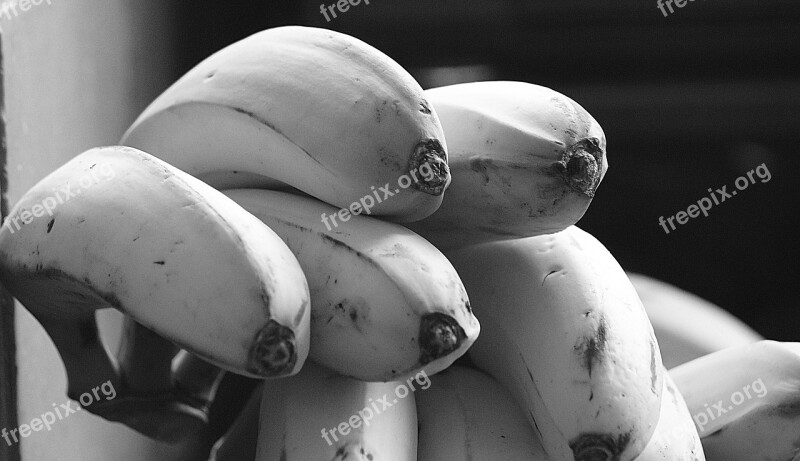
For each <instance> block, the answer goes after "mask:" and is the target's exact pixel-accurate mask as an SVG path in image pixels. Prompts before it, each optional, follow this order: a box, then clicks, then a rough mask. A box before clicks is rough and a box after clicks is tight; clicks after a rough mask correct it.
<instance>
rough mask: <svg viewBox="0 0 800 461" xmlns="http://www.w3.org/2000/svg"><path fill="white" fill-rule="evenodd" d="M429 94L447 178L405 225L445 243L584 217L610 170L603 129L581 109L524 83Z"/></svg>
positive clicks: (551, 227) (551, 228) (525, 232)
mask: <svg viewBox="0 0 800 461" xmlns="http://www.w3.org/2000/svg"><path fill="white" fill-rule="evenodd" d="M425 94H426V96H427V98H428V101H429V102H430V103H431V104H432V105H433V107H434V108H435V109H436V113H437V114H438V115H439V119H440V120H441V122H442V126H443V127H444V132H445V135H446V136H447V146H448V153H449V159H448V164H449V166H450V173H451V175H452V183H451V184H450V187H449V188H448V189H447V194H445V197H444V201H443V202H442V205H441V207H439V209H438V210H437V211H436V212H435V213H434V214H433V215H431V216H429V217H428V218H426V219H425V220H423V221H420V222H418V223H413V224H409V227H410V228H411V229H413V230H414V231H416V232H418V233H419V234H420V235H422V236H423V237H425V238H427V239H429V240H430V241H431V242H432V243H434V244H435V245H436V246H437V247H439V248H442V249H449V248H457V247H464V246H466V245H467V244H471V243H479V242H485V241H492V240H503V239H511V238H519V237H528V236H533V235H541V234H548V233H553V232H557V231H560V230H562V229H565V228H566V227H568V226H571V225H573V224H575V223H576V222H577V221H578V220H579V219H580V218H581V216H583V214H584V212H585V211H586V209H587V208H588V206H589V203H590V202H591V201H592V197H594V193H595V190H596V189H597V187H598V185H599V184H600V181H601V180H602V179H603V176H604V175H605V172H606V170H607V168H608V162H607V161H606V155H605V152H606V139H605V135H604V134H603V130H602V128H601V127H600V125H599V124H598V123H597V121H595V119H594V118H592V116H591V115H589V113H588V112H586V110H584V109H583V107H581V106H580V105H578V104H577V103H576V102H575V101H573V100H572V99H570V98H568V97H566V96H564V95H562V94H560V93H558V92H557V91H553V90H551V89H549V88H545V87H542V86H538V85H533V84H530V83H523V82H507V81H490V82H473V83H462V84H458V85H451V86H445V87H441V88H434V89H430V90H427V91H426V92H425Z"/></svg>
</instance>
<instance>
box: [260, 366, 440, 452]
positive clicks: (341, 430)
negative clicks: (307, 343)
mask: <svg viewBox="0 0 800 461" xmlns="http://www.w3.org/2000/svg"><path fill="white" fill-rule="evenodd" d="M426 378H427V376H426V375H425V374H424V373H422V372H421V373H420V374H418V375H417V376H416V377H414V378H409V379H408V380H407V381H400V382H388V383H369V382H364V381H358V380H355V379H352V378H347V377H344V376H341V375H339V374H337V373H334V372H332V371H330V370H327V369H325V368H322V367H320V366H318V365H316V364H315V363H313V362H311V361H309V362H307V363H306V365H305V366H304V367H303V369H302V370H300V373H298V374H297V375H295V376H292V377H291V378H285V379H274V380H267V381H265V382H264V390H263V393H262V394H261V395H262V397H261V419H260V423H259V435H258V450H257V452H256V460H257V461H310V460H320V461H322V460H324V461H345V460H347V461H351V460H359V461H362V460H363V461H367V460H374V461H381V460H391V461H416V460H417V413H416V407H415V405H414V391H415V390H417V389H419V386H421V385H424V383H425V379H426Z"/></svg>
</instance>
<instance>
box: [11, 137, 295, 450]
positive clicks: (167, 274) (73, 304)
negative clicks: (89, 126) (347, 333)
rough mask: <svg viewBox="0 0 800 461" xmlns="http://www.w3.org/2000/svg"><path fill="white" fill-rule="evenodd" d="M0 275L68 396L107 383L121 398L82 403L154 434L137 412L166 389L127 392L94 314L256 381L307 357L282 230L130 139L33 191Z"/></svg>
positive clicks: (18, 212)
mask: <svg viewBox="0 0 800 461" xmlns="http://www.w3.org/2000/svg"><path fill="white" fill-rule="evenodd" d="M0 280H2V283H3V285H4V286H5V287H6V288H7V289H8V290H9V291H10V292H11V294H12V295H14V297H16V298H17V299H18V300H19V301H20V302H21V303H22V304H23V305H24V306H25V307H26V308H27V309H28V310H29V311H30V312H31V313H32V314H33V315H34V316H35V317H36V318H37V320H38V321H39V322H40V323H41V324H42V326H43V327H44V328H45V330H47V332H48V334H49V335H50V337H51V338H52V339H53V342H54V343H55V345H56V347H57V348H58V350H59V353H60V354H61V358H62V360H63V361H64V363H65V366H66V369H67V377H68V380H69V389H68V395H69V396H70V398H73V399H76V400H77V399H79V398H80V395H82V393H84V392H85V391H88V390H90V389H91V388H92V387H95V386H98V385H99V384H101V383H103V382H104V381H106V380H110V381H111V383H113V384H114V385H115V387H116V388H117V389H118V390H119V393H120V394H121V395H120V396H118V397H117V398H115V399H113V400H110V401H107V402H96V403H94V404H93V405H91V406H90V407H89V408H88V409H89V410H90V411H93V412H95V413H98V414H100V415H103V416H106V417H108V418H109V419H114V420H122V421H127V422H130V423H131V424H132V425H134V426H137V430H141V431H143V432H145V433H153V432H156V435H158V434H157V433H158V429H156V428H157V427H159V423H155V422H154V421H153V419H148V418H138V417H139V416H141V415H142V413H143V412H144V413H145V414H150V413H149V412H150V411H152V410H153V406H156V407H157V406H159V405H162V404H163V405H164V406H167V405H171V404H172V403H174V402H173V401H172V398H171V397H172V396H167V397H166V401H165V402H164V401H161V400H160V399H161V397H163V396H161V397H156V398H155V401H153V400H152V399H150V397H152V396H150V397H148V396H138V397H141V398H137V396H136V395H135V394H130V393H128V392H127V391H126V386H125V383H124V380H123V378H124V377H121V376H120V373H119V369H118V364H117V363H116V360H115V359H113V358H111V357H110V356H109V354H108V352H107V351H106V349H105V347H104V346H103V344H102V343H101V342H100V340H99V337H98V331H97V325H96V322H95V318H94V313H95V311H96V310H97V309H102V308H108V307H113V308H115V309H117V310H120V311H121V312H123V313H125V314H127V315H129V316H131V317H132V318H134V319H135V320H136V321H138V322H140V323H141V324H142V325H144V326H146V327H147V328H149V329H151V330H152V331H153V332H155V333H156V334H158V335H160V336H163V337H164V338H167V339H168V340H170V341H172V342H174V343H176V344H178V345H179V346H181V347H183V348H185V349H187V350H191V351H192V352H194V353H196V354H198V355H200V356H202V357H204V358H205V359H206V360H209V361H211V362H213V363H215V364H216V365H218V366H221V367H223V368H226V369H228V370H232V371H236V372H237V373H241V374H245V375H249V376H254V377H277V376H286V375H290V374H293V373H296V372H297V371H298V370H299V369H300V367H301V366H302V365H303V362H304V361H305V359H306V357H307V355H308V349H309V339H310V327H309V320H310V313H309V312H310V306H309V305H310V300H309V297H310V295H309V292H308V284H307V282H306V279H305V276H304V274H303V272H302V269H301V268H300V265H299V264H298V262H297V260H296V259H295V257H294V255H293V254H292V252H291V251H290V250H289V248H288V247H287V246H286V245H285V244H284V243H283V241H282V240H281V239H280V237H278V236H277V235H276V234H275V233H274V232H273V231H272V230H270V229H269V228H268V227H267V226H266V225H264V224H263V223H262V222H261V221H260V220H258V218H256V217H254V216H252V215H251V214H249V213H248V212H246V211H245V210H244V209H243V208H241V207H240V206H239V205H237V204H236V203H235V202H233V201H232V200H231V199H229V198H227V197H226V196H225V195H223V194H222V193H221V192H219V191H217V190H215V189H213V188H211V187H209V186H208V185H207V184H205V183H203V182H201V181H199V180H197V179H195V178H193V177H192V176H190V175H188V174H186V173H184V172H182V171H180V170H178V169H177V168H175V167H173V166H171V165H169V164H167V163H164V162H163V161H161V160H158V159H157V158H155V157H153V156H151V155H149V154H146V153H144V152H141V151H138V150H135V149H132V148H127V147H107V148H98V149H92V150H89V151H87V152H85V153H83V154H80V155H78V156H77V157H75V158H73V159H72V160H70V161H69V162H67V163H66V164H65V165H63V166H62V167H60V168H58V169H57V170H56V171H54V172H53V173H51V174H50V175H48V176H47V177H45V178H44V179H42V180H41V181H40V182H39V183H38V184H36V185H35V186H34V187H33V188H31V189H30V190H29V191H28V192H27V193H26V194H25V195H24V196H23V197H22V198H21V199H20V201H19V203H17V205H16V206H15V207H14V209H13V210H12V211H11V213H10V214H9V217H8V220H7V221H6V223H5V224H4V226H3V227H2V230H0ZM189 411H191V410H189ZM151 425H152V426H154V427H155V428H153V427H149V426H151Z"/></svg>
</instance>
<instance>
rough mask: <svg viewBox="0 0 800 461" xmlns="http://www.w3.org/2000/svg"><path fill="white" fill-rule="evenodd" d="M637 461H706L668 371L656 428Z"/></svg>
mask: <svg viewBox="0 0 800 461" xmlns="http://www.w3.org/2000/svg"><path fill="white" fill-rule="evenodd" d="M636 461H706V457H705V453H704V452H703V446H702V445H701V443H700V436H699V435H698V434H697V428H695V426H694V421H692V415H691V414H689V408H688V407H687V406H686V401H685V400H684V398H683V396H682V395H681V393H680V391H679V390H678V388H677V386H676V385H675V382H674V381H673V380H672V378H671V377H670V375H669V373H664V391H663V396H662V398H661V415H660V417H659V419H658V424H657V425H656V430H655V432H654V433H653V437H652V438H651V439H650V442H649V443H648V444H647V446H646V447H645V448H644V450H643V451H642V453H641V454H640V455H639V456H638V457H637V458H636Z"/></svg>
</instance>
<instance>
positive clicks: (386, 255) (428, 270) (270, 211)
mask: <svg viewBox="0 0 800 461" xmlns="http://www.w3.org/2000/svg"><path fill="white" fill-rule="evenodd" d="M224 193H225V194H226V195H227V196H228V197H230V198H231V199H233V200H234V201H235V202H236V203H238V204H239V205H241V206H242V207H243V208H244V209H246V210H247V211H249V212H250V213H252V214H253V215H255V216H256V217H258V218H260V219H261V220H262V221H263V222H264V223H266V224H267V225H268V226H269V227H270V228H271V229H272V230H274V231H275V232H276V233H277V234H278V235H279V236H280V237H281V238H282V239H283V240H284V241H285V242H286V244H287V245H288V246H289V248H290V249H291V250H292V251H293V252H294V255H295V257H296V258H297V260H298V261H299V262H300V266H301V267H302V268H303V271H304V272H305V274H306V278H307V279H308V283H309V288H310V291H311V337H312V339H311V352H310V356H311V357H312V358H313V359H314V360H315V361H317V362H318V363H320V364H322V365H324V366H326V367H328V368H331V369H333V370H335V371H336V372H338V373H341V374H343V375H346V376H351V377H355V378H358V379H361V380H364V381H393V380H398V379H402V378H403V377H406V376H408V375H410V374H414V373H417V372H418V371H419V370H421V369H424V370H425V371H426V372H427V373H428V374H430V375H432V374H434V373H436V372H438V371H440V370H443V369H444V368H446V367H447V366H449V365H450V364H451V363H453V361H455V359H456V358H458V357H459V356H461V355H463V354H464V353H465V352H466V351H467V349H468V348H469V346H470V345H471V344H472V343H473V341H474V340H475V338H476V337H477V336H478V333H479V331H480V325H479V323H478V321H477V319H476V318H475V317H474V316H473V314H472V311H471V308H470V304H469V298H468V297H467V293H466V290H465V289H464V286H463V285H462V283H461V280H460V279H459V277H458V274H457V273H456V271H455V269H453V266H452V265H451V264H450V262H449V261H447V259H446V258H445V257H444V255H442V254H441V253H440V252H439V251H438V250H437V249H436V248H435V247H433V246H432V245H431V244H429V243H428V242H426V241H425V240H424V239H423V238H421V237H419V236H418V235H416V234H414V233H413V232H411V231H409V230H408V229H406V228H404V227H402V226H400V225H399V224H393V223H389V222H385V221H381V220H378V219H375V218H372V217H369V216H352V218H351V220H350V221H349V222H348V223H347V224H348V225H347V226H343V227H341V228H339V229H338V230H332V229H331V230H329V229H328V228H327V227H326V226H325V225H323V223H322V221H321V219H320V216H325V215H330V214H331V213H335V212H336V209H335V208H334V207H332V206H330V205H328V204H326V203H323V202H321V201H319V200H315V199H311V198H307V197H300V196H296V195H292V194H288V193H284V192H277V191H268V190H262V189H236V190H227V191H224Z"/></svg>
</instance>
